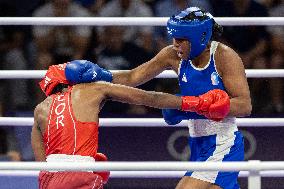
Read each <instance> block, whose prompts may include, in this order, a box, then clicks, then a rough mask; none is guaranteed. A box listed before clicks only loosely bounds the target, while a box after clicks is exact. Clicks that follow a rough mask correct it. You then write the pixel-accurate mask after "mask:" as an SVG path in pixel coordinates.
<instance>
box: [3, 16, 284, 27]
mask: <svg viewBox="0 0 284 189" xmlns="http://www.w3.org/2000/svg"><path fill="white" fill-rule="evenodd" d="M168 19H169V18H168V17H0V25H57V26H68V25H69V26H70V25H72V26H74V25H89V26H113V25H116V26H118V25H119V26H165V25H166V23H167V20H168ZM215 20H216V21H217V22H218V23H219V24H221V25H223V26H248V25H258V26H260V25H262V26H264V25H265V26H268V25H270V26H272V25H284V17H215Z"/></svg>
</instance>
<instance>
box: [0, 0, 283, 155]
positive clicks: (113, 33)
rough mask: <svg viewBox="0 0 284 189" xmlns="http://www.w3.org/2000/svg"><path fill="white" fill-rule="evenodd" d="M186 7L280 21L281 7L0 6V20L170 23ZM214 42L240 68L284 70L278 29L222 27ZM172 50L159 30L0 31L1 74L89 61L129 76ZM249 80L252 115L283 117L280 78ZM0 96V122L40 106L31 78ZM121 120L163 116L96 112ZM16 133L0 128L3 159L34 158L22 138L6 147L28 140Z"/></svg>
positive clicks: (217, 1)
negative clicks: (97, 19)
mask: <svg viewBox="0 0 284 189" xmlns="http://www.w3.org/2000/svg"><path fill="white" fill-rule="evenodd" d="M189 6H198V7H200V8H202V9H204V10H206V11H209V12H211V13H212V14H213V15H214V16H215V17H268V16H273V17H277V16H284V0H202V1H200V0H144V1H143V0H21V1H17V0H0V16H1V17H29V16H33V17H152V16H154V17H169V16H171V15H173V14H175V13H177V12H178V11H179V10H182V9H185V8H186V7H189ZM220 41H221V42H223V43H225V44H227V45H229V46H230V47H232V48H233V49H234V50H236V51H237V53H239V55H240V56H241V58H242V60H243V62H244V65H245V68H246V69H280V68H283V66H284V26H226V27H224V33H223V36H222V37H221V38H220ZM170 43H171V39H170V38H168V36H167V33H166V28H165V27H154V26H153V27H152V26H140V27H139V26H135V27H134V26H131V27H128V26H120V27H119V26H106V27H97V26H96V27H91V26H0V63H1V64H0V67H1V70H46V69H47V68H48V66H50V65H52V64H58V63H64V62H68V61H70V60H74V59H87V60H90V61H93V62H96V63H97V64H99V65H100V66H101V67H104V68H106V69H110V70H123V69H132V68H134V67H136V66H138V65H140V64H141V63H143V62H146V61H147V60H149V59H150V58H152V57H154V55H155V54H156V53H157V52H158V51H159V50H160V49H161V48H163V47H165V46H166V45H168V44H170ZM248 81H249V85H250V90H251V96H252V100H253V115H252V116H255V117H257V116H265V117H267V116H274V117H275V116H279V117H280V116H282V115H283V113H284V102H283V85H282V84H281V82H283V81H282V79H281V78H277V79H267V78H265V79H260V78H257V79H248ZM169 86H170V87H169ZM174 86H175V87H174ZM139 87H140V88H143V89H146V90H156V91H164V92H169V93H178V92H179V88H178V82H177V80H176V79H154V80H153V81H151V82H148V83H147V84H144V85H142V86H139ZM0 89H1V90H0V116H18V117H19V116H23V117H24V116H32V115H33V112H32V111H33V109H34V107H35V105H36V104H37V103H39V102H40V101H42V100H43V99H44V96H43V93H42V92H41V91H39V87H38V80H35V79H31V80H28V79H13V80H11V79H10V80H1V81H0ZM122 109H123V112H124V113H123V114H122V113H121V110H122ZM125 116H127V117H139V116H141V117H151V116H152V117H157V116H158V117H161V114H160V111H158V110H154V109H151V108H145V107H142V106H133V105H126V104H121V103H115V102H108V103H107V104H106V105H105V108H104V109H103V111H102V113H101V117H125ZM19 129H20V128H17V127H15V128H14V127H9V128H4V127H1V128H0V135H1V136H2V135H3V137H0V138H1V143H0V146H3V147H1V148H0V150H1V151H0V154H3V159H5V158H8V159H11V160H20V159H21V160H30V159H32V157H31V156H30V155H29V154H28V153H27V152H26V150H23V149H25V148H29V146H28V147H27V146H25V145H27V142H25V141H26V139H19V140H9V139H10V138H13V137H14V138H17V137H18V138H21V137H22V138H25V137H26V135H25V134H24V133H25V132H27V131H22V130H20V131H19ZM27 133H29V132H27ZM10 141H15V142H14V143H12V144H10V143H11V142H10ZM16 141H21V143H23V142H24V144H21V143H17V142H16ZM28 143H29V142H28ZM2 144H3V145H2ZM23 151H24V152H23ZM25 154H27V155H25ZM1 157H2V156H1Z"/></svg>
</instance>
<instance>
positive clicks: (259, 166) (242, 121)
mask: <svg viewBox="0 0 284 189" xmlns="http://www.w3.org/2000/svg"><path fill="white" fill-rule="evenodd" d="M167 19H168V18H167V17H160V18H157V17H156V18H152V17H146V18H144V17H143V18H138V17H115V18H113V17H108V18H105V17H100V18H91V17H89V18H81V17H76V18H70V17H69V18H68V17H61V18H58V17H56V18H55V17H54V18H53V17H41V18H39V17H37V18H35V17H20V18H19V17H1V18H0V25H57V26H66V25H90V26H109V25H120V26H146V25H147V26H165V25H166V21H167ZM215 20H216V21H217V22H218V23H220V24H221V25H223V26H236V25H240V26H246V25H266V26H268V25H284V18H283V17H258V18H251V17H250V18H248V17H242V18H239V17H230V18H220V17H219V18H218V17H216V18H215ZM45 72H46V71H45V70H33V71H30V70H29V71H28V70H1V71H0V79H38V78H42V77H43V76H44V74H45ZM112 72H116V71H112ZM246 74H247V77H248V78H279V77H281V78H282V77H284V70H282V69H271V70H252V69H251V70H246ZM176 77H177V75H176V74H175V73H174V72H173V71H164V72H163V73H161V74H160V75H159V76H157V78H176ZM236 121H237V125H238V126H239V127H243V126H246V127H265V126H267V125H269V126H271V127H282V126H284V118H237V119H236ZM32 125H33V118H32V117H25V118H23V117H0V126H28V127H31V126H32ZM100 125H101V126H103V127H145V125H147V126H149V127H164V126H166V125H167V124H166V123H165V122H164V120H163V119H161V118H147V119H145V118H101V119H100ZM177 126H181V127H186V126H187V124H186V121H182V122H181V123H180V124H178V125H177ZM163 129H166V128H163ZM39 170H53V171H54V170H67V171H70V170H79V171H88V170H97V171H102V170H109V171H111V175H110V177H111V178H181V177H182V176H183V174H184V173H185V171H187V170H199V171H216V170H219V171H241V172H240V175H239V176H240V177H248V188H249V189H260V188H261V177H284V161H259V160H250V161H247V162H217V163H212V162H202V163H201V162H177V161H174V162H114V161H113V162H96V163H90V162H88V163H83V162H80V163H76V164H74V163H68V162H66V163H62V162H61V163H60V164H56V163H52V162H49V163H46V162H0V176H14V177H20V176H33V177H36V176H37V175H38V173H39Z"/></svg>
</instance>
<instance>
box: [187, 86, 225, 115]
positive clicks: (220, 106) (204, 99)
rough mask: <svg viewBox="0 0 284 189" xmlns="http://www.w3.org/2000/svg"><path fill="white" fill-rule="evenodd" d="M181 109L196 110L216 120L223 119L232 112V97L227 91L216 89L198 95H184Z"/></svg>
mask: <svg viewBox="0 0 284 189" xmlns="http://www.w3.org/2000/svg"><path fill="white" fill-rule="evenodd" d="M181 109H182V110H183V111H191V112H196V113H198V114H201V115H204V116H205V117H207V118H208V119H212V120H214V121H221V120H222V119H224V118H225V117H226V116H227V115H228V114H229V112H230V98H229V96H228V94H227V93H226V92H225V91H223V90H220V89H214V90H210V91H208V92H207V93H205V94H203V95H200V96H198V97H195V96H183V97H182V107H181Z"/></svg>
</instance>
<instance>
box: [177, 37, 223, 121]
mask: <svg viewBox="0 0 284 189" xmlns="http://www.w3.org/2000/svg"><path fill="white" fill-rule="evenodd" d="M217 46H218V42H216V41H212V42H211V47H210V60H209V62H208V64H207V65H206V66H205V67H204V68H196V67H195V66H194V65H193V64H192V62H191V60H182V61H181V63H180V67H179V74H178V80H179V86H180V90H181V95H182V96H199V95H202V94H204V93H206V92H208V91H210V90H212V89H221V90H225V87H224V84H223V81H222V78H221V77H220V76H219V74H218V72H217V70H216V66H215V60H214V54H215V51H216V49H217ZM188 115H189V117H191V119H207V118H206V117H204V116H201V115H198V114H196V113H194V112H188Z"/></svg>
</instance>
